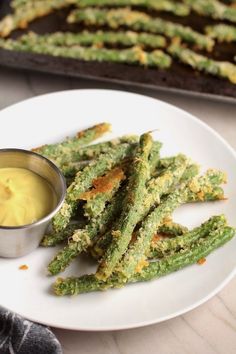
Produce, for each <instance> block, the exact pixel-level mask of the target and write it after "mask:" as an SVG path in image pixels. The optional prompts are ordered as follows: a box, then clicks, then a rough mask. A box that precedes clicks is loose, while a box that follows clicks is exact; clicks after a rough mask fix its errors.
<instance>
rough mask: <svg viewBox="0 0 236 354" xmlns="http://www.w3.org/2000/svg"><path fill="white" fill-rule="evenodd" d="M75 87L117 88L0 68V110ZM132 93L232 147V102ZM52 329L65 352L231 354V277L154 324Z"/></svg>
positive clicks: (235, 339) (235, 128) (235, 118)
mask: <svg viewBox="0 0 236 354" xmlns="http://www.w3.org/2000/svg"><path fill="white" fill-rule="evenodd" d="M76 88H116V89H122V87H121V86H119V85H109V84H107V83H106V84H102V83H97V82H93V81H86V80H79V79H68V78H63V77H60V76H50V75H46V74H32V73H22V72H17V71H11V70H7V69H3V68H0V109H2V108H4V107H7V106H9V105H11V104H13V103H15V102H18V101H21V100H24V99H26V98H29V97H33V96H35V95H40V94H43V93H47V92H53V91H59V90H67V89H76ZM126 90H127V88H126ZM130 91H132V90H131V89H130ZM136 92H139V93H142V94H145V95H150V96H153V97H156V98H159V99H162V100H164V101H167V102H170V103H172V104H174V105H176V106H178V107H181V108H183V109H185V110H187V111H189V112H191V113H193V114H194V115H196V116H197V117H198V118H200V119H202V120H203V121H205V122H206V123H207V124H209V125H210V126H211V127H212V128H214V129H215V130H217V131H218V132H219V133H220V134H221V135H222V136H223V137H224V138H225V139H226V140H227V141H228V142H229V143H230V144H231V145H232V146H233V147H234V148H235V149H236V104H233V103H222V102H217V101H213V100H206V99H200V98H195V97H194V98H193V97H189V96H184V95H178V94H174V93H166V92H160V91H158V92H156V91H151V90H136ZM53 331H54V332H55V334H56V335H57V337H58V339H59V340H60V342H61V344H62V346H63V349H64V353H65V354H77V353H78V354H79V353H81V354H95V353H96V354H133V353H135V354H146V353H158V354H159V353H160V354H185V353H186V354H189V353H191V354H213V353H220V354H235V353H236V278H234V279H233V280H232V281H231V282H230V284H228V285H227V286H226V287H225V288H224V289H223V290H222V291H221V292H220V293H219V294H218V295H217V296H215V297H214V298H212V299H211V300H209V301H208V302H206V303H205V304H204V305H201V306H200V307H198V308H197V309H195V310H192V311H191V312H188V313H187V314H185V315H183V316H179V317H177V318H175V319H172V320H169V321H166V322H163V323H160V324H157V325H152V326H148V327H144V328H139V329H134V330H126V331H118V332H100V333H96V332H93V333H91V332H74V331H65V330H59V329H53Z"/></svg>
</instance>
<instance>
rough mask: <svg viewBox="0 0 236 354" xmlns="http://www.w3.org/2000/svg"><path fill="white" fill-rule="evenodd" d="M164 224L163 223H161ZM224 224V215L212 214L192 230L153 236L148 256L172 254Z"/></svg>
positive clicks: (160, 256)
mask: <svg viewBox="0 0 236 354" xmlns="http://www.w3.org/2000/svg"><path fill="white" fill-rule="evenodd" d="M163 226H164V225H163ZM225 226H226V218H225V216H224V215H219V216H213V217H211V218H210V219H209V220H207V221H206V222H204V223H203V224H202V225H201V226H199V227H196V228H194V229H193V230H192V231H189V232H186V233H185V234H182V235H178V236H176V237H174V238H169V239H166V238H165V239H164V240H160V241H156V240H155V237H154V239H153V240H152V242H151V247H150V249H149V250H148V253H147V256H148V258H162V257H164V256H166V255H168V254H173V253H175V252H176V251H179V250H180V249H185V248H187V247H189V246H190V245H191V244H192V243H193V242H195V241H196V240H198V239H199V238H202V237H206V236H207V235H208V234H209V232H210V231H213V230H216V229H219V228H222V227H225Z"/></svg>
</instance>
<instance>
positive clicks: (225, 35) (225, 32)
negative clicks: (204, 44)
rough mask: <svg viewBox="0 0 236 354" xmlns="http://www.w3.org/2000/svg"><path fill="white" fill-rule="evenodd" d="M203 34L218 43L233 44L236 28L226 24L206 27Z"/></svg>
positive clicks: (235, 38)
mask: <svg viewBox="0 0 236 354" xmlns="http://www.w3.org/2000/svg"><path fill="white" fill-rule="evenodd" d="M205 32H206V33H207V35H208V36H210V37H211V38H215V39H216V40H217V41H218V42H229V43H230V42H235V41H236V27H235V26H231V25H226V24H223V23H221V24H219V25H213V26H206V27H205Z"/></svg>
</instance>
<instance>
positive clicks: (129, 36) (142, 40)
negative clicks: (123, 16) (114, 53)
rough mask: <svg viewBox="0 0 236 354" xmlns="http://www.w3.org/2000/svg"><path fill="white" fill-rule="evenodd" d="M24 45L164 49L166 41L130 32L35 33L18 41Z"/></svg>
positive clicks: (158, 37)
mask: <svg viewBox="0 0 236 354" xmlns="http://www.w3.org/2000/svg"><path fill="white" fill-rule="evenodd" d="M19 40H20V41H21V42H22V43H24V44H31V45H34V44H37V43H38V44H39V43H41V44H42V45H46V44H47V45H53V46H69V47H71V46H75V45H81V46H89V45H97V46H99V47H101V46H103V44H113V45H123V46H127V47H131V46H135V45H140V46H145V47H150V48H164V47H166V39H165V37H163V36H161V35H154V34H149V33H145V32H143V33H137V32H132V31H126V32H125V31H119V32H111V31H96V32H88V31H82V32H79V33H72V32H55V33H52V34H46V35H37V34H35V33H32V32H30V33H28V34H26V35H24V36H22V37H20V39H19Z"/></svg>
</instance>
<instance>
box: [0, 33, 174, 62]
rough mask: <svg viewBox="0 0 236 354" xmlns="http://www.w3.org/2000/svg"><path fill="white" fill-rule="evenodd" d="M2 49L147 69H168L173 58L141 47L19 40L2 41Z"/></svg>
mask: <svg viewBox="0 0 236 354" xmlns="http://www.w3.org/2000/svg"><path fill="white" fill-rule="evenodd" d="M0 48H4V49H7V50H16V51H20V52H21V51H23V52H32V53H37V54H47V55H52V56H56V57H65V58H71V59H80V60H83V61H98V62H115V63H124V64H132V65H142V66H145V67H153V68H161V69H166V68H169V67H170V65H171V62H172V61H171V57H170V56H169V55H168V54H166V53H164V52H163V51H162V50H160V49H155V50H153V51H152V52H147V51H144V50H143V49H142V48H141V47H139V46H134V47H131V48H128V49H122V50H119V49H106V48H96V47H82V46H79V45H77V46H72V47H69V48H68V47H65V46H64V47H62V46H61V47H58V46H55V45H51V44H50V45H49V44H43V43H33V44H32V43H27V44H26V43H21V42H19V41H17V40H12V39H8V40H1V41H0Z"/></svg>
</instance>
